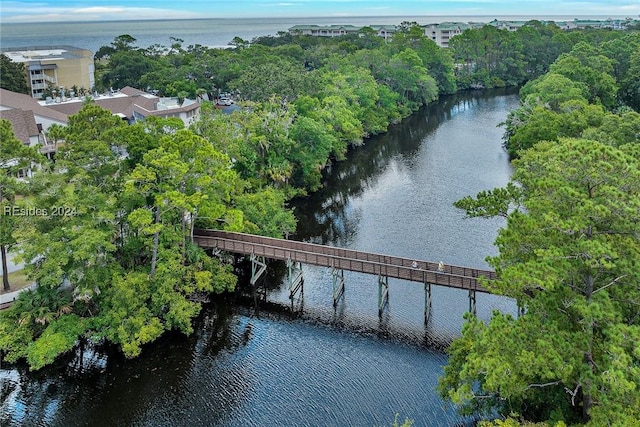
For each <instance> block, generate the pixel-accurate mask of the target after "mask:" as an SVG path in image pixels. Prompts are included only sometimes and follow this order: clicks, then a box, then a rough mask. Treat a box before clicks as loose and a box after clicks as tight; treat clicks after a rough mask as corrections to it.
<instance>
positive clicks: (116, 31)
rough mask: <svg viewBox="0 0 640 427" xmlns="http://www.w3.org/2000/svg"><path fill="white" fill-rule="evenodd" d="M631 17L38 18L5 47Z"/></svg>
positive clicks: (220, 40)
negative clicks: (300, 28) (297, 28)
mask: <svg viewBox="0 0 640 427" xmlns="http://www.w3.org/2000/svg"><path fill="white" fill-rule="evenodd" d="M608 18H611V19H625V17H622V16H595V15H576V16H574V15H571V16H569V15H540V16H532V15H466V16H446V15H413V16H350V17H347V16H342V17H337V16H331V17H300V18H291V17H287V18H202V19H153V20H126V21H83V22H33V23H2V25H0V47H1V48H3V49H6V48H28V47H36V46H56V45H70V46H75V47H79V48H83V49H89V50H90V51H92V52H94V53H95V52H96V51H97V50H98V49H99V48H100V47H102V46H107V45H109V44H110V43H111V42H112V41H113V40H114V38H115V37H117V36H119V35H122V34H128V35H130V36H132V37H134V38H135V39H136V46H138V47H142V48H146V47H148V46H151V45H162V46H170V45H171V43H172V41H171V39H170V38H171V37H173V38H178V39H182V40H183V43H182V44H183V47H188V46H190V45H196V44H199V45H202V46H208V47H223V46H227V45H228V44H229V42H230V41H231V40H233V38H234V37H241V38H243V39H245V40H248V41H251V40H252V39H253V38H255V37H261V36H267V35H276V34H277V33H278V32H279V31H287V30H288V29H289V28H290V27H292V26H294V25H311V24H317V25H333V24H335V25H361V26H363V25H394V24H395V25H397V24H400V23H401V22H403V21H409V22H412V21H415V22H417V23H418V24H421V25H425V24H431V23H441V22H490V21H492V20H493V19H499V20H510V21H528V20H532V19H538V20H544V21H572V20H574V19H608Z"/></svg>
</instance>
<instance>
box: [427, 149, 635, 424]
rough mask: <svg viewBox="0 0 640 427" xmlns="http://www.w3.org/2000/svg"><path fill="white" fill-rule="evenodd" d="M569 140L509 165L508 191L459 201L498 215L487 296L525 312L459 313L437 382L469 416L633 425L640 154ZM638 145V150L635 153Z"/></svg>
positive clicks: (477, 212)
mask: <svg viewBox="0 0 640 427" xmlns="http://www.w3.org/2000/svg"><path fill="white" fill-rule="evenodd" d="M632 147H633V146H631V145H625V146H623V147H621V148H614V147H611V146H609V145H606V144H602V143H598V142H594V141H589V140H580V139H561V140H560V141H557V142H540V143H538V144H537V145H536V146H535V147H534V148H532V149H530V150H527V151H525V152H523V153H522V155H521V157H520V159H519V160H517V161H515V162H514V166H515V172H514V175H513V181H514V184H510V185H509V186H508V187H507V188H506V189H500V190H494V191H489V192H483V193H480V194H479V195H478V197H477V198H476V199H472V198H470V197H467V198H465V199H463V200H461V201H460V202H458V204H457V205H458V207H461V208H464V209H466V211H467V214H468V215H469V216H472V217H474V216H481V217H482V216H493V215H503V216H505V217H506V218H507V227H506V228H505V229H503V230H501V231H500V232H499V236H498V238H497V240H496V244H497V246H498V248H499V255H498V256H496V257H491V258H489V259H488V261H489V263H490V264H491V265H492V266H493V267H494V268H495V269H496V272H497V274H498V278H499V279H498V280H496V281H494V282H491V283H486V286H488V287H489V289H491V290H492V291H493V292H496V293H498V294H501V295H507V296H509V297H512V298H514V299H515V300H516V301H517V302H518V305H519V306H520V307H521V308H522V309H523V310H524V314H523V315H521V316H519V317H518V318H516V319H514V318H512V317H511V316H510V315H505V314H502V313H499V312H495V313H494V315H493V317H492V319H491V321H490V322H489V323H488V324H487V325H485V324H484V323H482V322H481V321H479V320H478V319H476V318H473V317H469V318H468V322H467V323H466V325H465V326H464V329H463V333H462V337H461V338H460V339H458V340H456V341H455V342H454V343H453V345H452V347H451V349H450V353H451V358H450V361H449V366H447V367H446V369H445V376H444V378H443V379H442V381H441V384H440V390H441V393H442V394H443V396H444V397H446V398H448V399H451V400H453V401H454V402H456V403H459V404H464V405H466V407H467V408H468V409H472V410H482V409H484V410H490V409H497V410H499V411H500V412H501V413H502V414H505V415H506V414H509V413H513V412H515V413H518V414H521V415H524V416H526V417H527V418H528V419H532V420H547V419H550V420H556V421H558V420H564V421H567V422H577V421H580V420H582V421H591V423H592V425H594V426H595V425H597V426H600V425H633V423H634V422H635V423H637V422H638V421H639V420H640V412H639V410H638V408H640V393H638V389H637V387H638V384H640V353H638V346H637V343H638V342H640V320H639V319H638V305H639V304H640V287H639V285H638V284H639V283H640V264H639V261H640V223H638V221H637V218H638V217H639V215H640V158H639V157H638V155H637V153H638V150H637V149H633V148H632ZM636 148H637V146H636Z"/></svg>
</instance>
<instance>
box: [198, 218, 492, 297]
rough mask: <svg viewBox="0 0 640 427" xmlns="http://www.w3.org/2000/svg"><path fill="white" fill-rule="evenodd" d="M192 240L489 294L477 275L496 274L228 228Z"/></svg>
mask: <svg viewBox="0 0 640 427" xmlns="http://www.w3.org/2000/svg"><path fill="white" fill-rule="evenodd" d="M193 241H194V243H195V244H197V245H198V246H200V247H202V248H217V249H219V250H222V251H226V252H232V253H237V254H244V255H251V254H253V255H255V256H261V257H265V258H270V259H277V260H291V261H293V262H300V263H302V264H311V265H319V266H324V267H332V268H335V269H338V270H346V271H355V272H359V273H366V274H375V275H378V276H383V277H391V278H396V279H403V280H410V281H414V282H420V283H424V284H427V283H428V284H433V285H440V286H447V287H449V288H456V289H465V290H469V291H474V292H484V293H489V291H488V290H486V289H485V288H483V287H482V286H481V285H480V283H479V282H478V278H479V277H486V278H488V279H495V273H494V272H493V271H490V270H482V269H477V268H469V267H462V266H455V265H444V268H443V269H442V271H438V263H437V262H429V261H420V260H414V259H410V258H401V257H395V256H390V255H381V254H376V253H371V252H362V251H355V250H351V249H343V248H336V247H332V246H325V245H318V244H314V243H304V242H297V241H293V240H284V239H274V238H270V237H262V236H256V235H252V234H244V233H234V232H229V231H220V230H203V229H197V230H195V231H194V235H193ZM414 263H415V264H414Z"/></svg>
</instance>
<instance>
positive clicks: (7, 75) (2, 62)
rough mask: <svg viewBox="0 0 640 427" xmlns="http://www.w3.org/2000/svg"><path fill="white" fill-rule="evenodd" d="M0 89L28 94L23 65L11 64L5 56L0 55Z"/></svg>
mask: <svg viewBox="0 0 640 427" xmlns="http://www.w3.org/2000/svg"><path fill="white" fill-rule="evenodd" d="M0 87H1V88H2V89H6V90H10V91H12V92H18V93H24V94H29V86H28V85H27V73H26V70H25V68H24V64H22V63H17V62H13V61H12V60H11V59H9V57H8V56H7V55H5V54H0Z"/></svg>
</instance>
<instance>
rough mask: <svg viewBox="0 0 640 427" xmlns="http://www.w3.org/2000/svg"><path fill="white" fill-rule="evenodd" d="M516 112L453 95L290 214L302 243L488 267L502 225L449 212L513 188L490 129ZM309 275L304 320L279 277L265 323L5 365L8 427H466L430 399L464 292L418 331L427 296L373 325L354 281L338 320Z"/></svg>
mask: <svg viewBox="0 0 640 427" xmlns="http://www.w3.org/2000/svg"><path fill="white" fill-rule="evenodd" d="M517 102H518V101H517V96H516V95H515V94H508V93H503V92H493V93H483V94H480V93H474V94H467V95H462V96H453V97H448V98H445V99H443V100H441V101H439V102H438V103H436V104H434V105H432V106H430V107H429V108H427V109H425V110H423V111H421V112H420V113H419V114H416V115H415V116H413V117H412V118H410V119H408V120H407V121H405V122H403V123H402V124H401V125H398V126H396V127H394V128H392V129H391V131H390V132H388V133H387V134H386V135H383V136H379V137H375V138H372V139H370V140H368V141H366V144H365V146H364V147H360V148H357V149H355V150H352V152H351V153H350V155H349V159H348V160H347V161H345V162H342V163H340V164H337V165H334V166H333V167H332V170H331V171H330V173H329V174H327V177H326V182H325V184H326V185H325V188H324V189H323V190H322V191H321V192H319V193H317V194H315V195H313V196H312V197H310V198H308V199H305V200H301V201H298V202H297V203H296V205H295V208H296V211H297V214H298V217H299V218H300V223H299V228H298V233H297V235H296V236H295V238H296V239H300V240H305V241H312V242H316V243H324V244H328V245H335V246H341V247H349V248H355V249H361V250H366V251H371V252H379V253H385V254H391V255H398V256H403V257H410V258H415V259H427V260H431V261H440V260H442V261H443V262H445V263H451V264H459V265H468V266H476V267H487V265H486V263H485V261H484V258H485V257H486V256H487V255H492V254H495V253H496V250H495V248H494V246H493V244H492V242H493V240H494V239H495V236H496V232H497V229H498V228H499V227H500V226H501V225H502V223H501V222H500V221H492V220H481V219H464V215H463V213H462V212H460V211H458V210H456V209H455V208H454V207H453V206H452V203H453V202H454V201H455V200H457V199H459V198H461V197H463V196H465V195H468V194H475V193H477V192H478V191H481V190H485V189H490V188H493V187H496V186H502V185H504V184H506V183H507V181H508V179H509V176H510V174H511V169H510V164H509V160H508V157H507V155H506V153H505V152H504V151H503V149H502V148H501V135H502V129H501V128H498V127H496V125H497V124H498V123H499V122H501V121H502V120H504V119H505V117H506V115H507V113H508V111H509V110H511V109H513V108H515V107H516V106H517ZM275 267H278V266H277V265H276V266H275ZM279 267H280V270H282V265H279ZM274 270H276V269H275V268H272V269H271V271H274ZM303 270H304V277H305V285H304V300H303V302H302V304H303V314H302V315H301V316H300V317H298V318H296V319H292V318H291V317H290V316H288V315H287V314H286V312H284V310H278V309H274V308H273V307H278V306H280V305H288V304H289V300H288V294H287V292H286V291H285V290H284V286H283V285H281V284H280V279H279V278H277V279H276V278H275V277H277V275H271V276H270V277H268V278H267V281H266V287H267V288H268V296H267V299H268V300H269V302H270V303H271V304H267V305H263V309H262V310H261V311H260V312H259V313H255V312H254V310H253V309H252V308H251V307H249V306H242V305H240V306H238V305H237V304H233V301H221V302H219V303H217V304H215V305H212V306H211V307H209V308H208V309H207V310H206V311H205V312H204V314H203V315H202V316H201V318H200V319H199V320H198V323H197V325H196V333H195V334H194V335H193V336H191V337H182V336H178V335H169V336H167V337H165V338H163V339H162V340H161V342H159V343H156V344H153V345H151V346H149V347H147V348H145V349H144V351H143V354H142V356H141V357H140V358H138V359H136V360H132V361H127V360H124V359H123V358H122V357H120V356H118V355H117V354H97V353H94V352H91V351H85V352H83V353H82V358H80V357H77V356H76V357H72V358H69V360H68V361H66V362H64V363H60V364H58V365H57V366H54V367H51V368H48V369H45V370H43V371H41V372H38V373H29V372H27V371H26V369H24V368H23V367H17V368H16V367H7V366H5V367H2V368H0V425H9V426H17V425H29V426H31V425H36V426H103V425H104V426H128V425H132V426H280V425H282V426H351V425H353V426H389V425H391V423H392V421H393V418H394V414H395V413H399V414H400V418H401V419H404V417H405V416H406V417H409V418H412V419H414V420H415V425H416V426H447V425H460V424H465V423H470V420H468V419H463V418H461V417H459V416H458V415H457V414H456V412H455V409H454V408H453V407H451V406H450V405H449V404H448V403H446V402H443V401H442V400H440V399H439V398H438V396H437V394H436V393H435V385H436V384H437V380H438V377H439V375H440V374H441V372H442V365H444V364H445V363H446V355H445V354H444V352H443V348H445V347H446V345H447V344H448V343H449V342H450V341H451V338H452V337H454V336H455V335H456V334H458V333H459V331H460V327H461V325H462V315H463V314H464V312H465V311H466V310H467V309H468V299H467V294H466V293H465V292H463V291H457V290H452V289H446V288H437V287H436V288H434V291H433V295H434V302H433V311H432V313H433V314H432V318H431V321H430V323H429V324H428V325H427V327H425V326H424V325H423V309H424V306H423V303H424V293H423V289H422V286H421V285H420V284H416V283H409V282H403V281H394V280H391V281H390V300H389V310H388V311H387V312H386V313H385V315H384V317H383V319H381V320H379V319H378V313H377V292H378V291H377V278H376V277H374V276H366V275H359V274H349V273H345V280H346V293H345V298H344V299H343V300H342V302H341V303H340V305H339V306H338V308H337V310H336V311H334V309H333V301H332V297H331V292H332V278H331V274H330V271H328V270H327V269H322V268H314V267H309V266H304V267H303ZM477 305H478V315H479V316H481V317H482V318H488V317H489V316H490V313H491V311H492V310H494V309H500V310H503V311H508V312H514V313H515V307H514V304H513V303H512V302H510V301H508V300H506V299H503V298H498V297H495V296H490V295H479V296H478V302H477ZM266 307H272V308H266ZM78 354H80V352H79V353H78Z"/></svg>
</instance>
